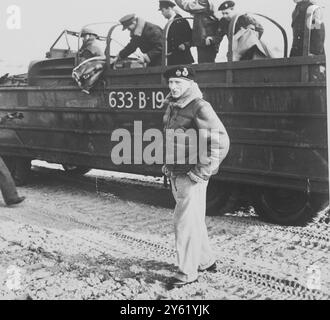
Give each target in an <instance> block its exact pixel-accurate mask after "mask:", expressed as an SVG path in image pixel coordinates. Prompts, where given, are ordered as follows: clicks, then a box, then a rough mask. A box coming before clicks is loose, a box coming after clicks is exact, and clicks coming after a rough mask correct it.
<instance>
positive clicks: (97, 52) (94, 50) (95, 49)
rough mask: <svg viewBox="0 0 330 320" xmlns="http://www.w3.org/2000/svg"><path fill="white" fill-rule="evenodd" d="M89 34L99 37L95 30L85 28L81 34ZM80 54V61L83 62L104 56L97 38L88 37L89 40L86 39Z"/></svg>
mask: <svg viewBox="0 0 330 320" xmlns="http://www.w3.org/2000/svg"><path fill="white" fill-rule="evenodd" d="M87 34H90V35H93V36H95V37H97V34H96V33H95V32H94V31H93V30H91V29H88V28H84V29H83V30H82V32H81V36H84V35H87ZM78 55H79V59H80V62H82V61H85V60H87V59H91V58H94V57H100V56H103V52H102V50H101V49H100V47H99V46H98V44H97V42H96V39H88V40H87V41H84V43H83V44H82V46H81V48H80V49H79V52H78Z"/></svg>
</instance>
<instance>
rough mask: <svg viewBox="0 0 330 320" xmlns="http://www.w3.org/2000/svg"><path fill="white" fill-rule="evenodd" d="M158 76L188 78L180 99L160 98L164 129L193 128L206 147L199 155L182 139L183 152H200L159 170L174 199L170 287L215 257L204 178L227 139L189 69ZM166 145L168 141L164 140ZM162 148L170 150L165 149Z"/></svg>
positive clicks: (194, 277) (195, 273) (207, 267)
mask: <svg viewBox="0 0 330 320" xmlns="http://www.w3.org/2000/svg"><path fill="white" fill-rule="evenodd" d="M164 77H165V78H166V79H171V78H181V79H185V80H187V81H191V86H190V88H188V90H187V91H186V92H185V93H183V94H182V96H181V97H180V98H178V99H174V98H173V97H172V95H171V93H170V94H169V95H168V96H167V98H166V99H165V101H164V105H163V107H164V108H166V113H165V116H164V130H165V132H166V133H167V132H168V131H167V130H170V131H171V130H177V129H180V131H182V130H183V132H184V133H183V135H184V134H185V133H186V132H187V130H189V131H191V130H195V131H196V134H197V136H198V137H199V138H201V137H200V134H201V132H202V131H203V132H204V134H205V137H207V138H208V139H207V148H205V150H204V151H206V149H207V152H205V154H204V155H202V154H201V153H202V151H201V150H200V146H199V145H198V146H195V147H196V148H194V147H193V148H191V149H190V148H189V147H190V146H191V145H190V143H191V141H190V140H189V139H185V144H186V146H185V150H186V151H187V150H189V151H190V150H194V151H195V153H196V154H194V155H193V157H194V158H195V159H197V158H198V156H200V157H199V159H198V160H197V161H196V163H195V164H193V163H187V161H186V163H185V164H177V163H169V162H167V164H166V165H165V166H164V167H163V173H164V174H165V175H166V176H167V177H169V178H170V179H171V186H172V192H173V196H174V198H175V200H176V207H175V212H174V226H175V243H176V251H177V260H178V267H179V272H178V273H177V275H176V276H175V278H174V279H173V281H172V285H173V286H174V287H176V286H182V285H185V284H188V283H191V282H194V281H196V280H197V278H198V270H208V271H209V270H211V269H214V267H215V257H214V255H213V253H212V250H211V247H210V244H209V239H208V234H207V227H206V224H205V211H206V190H207V186H208V181H209V179H210V177H211V176H212V175H214V174H216V173H217V172H218V169H219V166H220V164H221V163H222V161H223V160H224V159H225V157H226V156H227V153H228V150H229V144H230V143H229V137H228V134H227V132H226V129H225V127H224V126H223V124H222V122H221V121H220V119H219V117H218V116H217V114H216V113H215V111H214V110H213V108H212V106H211V105H210V104H209V103H208V102H206V101H205V100H204V99H203V96H202V93H201V91H200V89H199V88H198V85H197V83H195V82H194V81H193V77H194V72H193V70H192V69H191V68H188V67H183V66H179V67H176V68H171V69H169V70H168V71H167V72H165V74H164ZM200 130H201V131H200ZM187 140H189V143H188V141H187ZM176 141H177V140H176ZM166 143H167V145H170V142H169V141H167V142H166ZM173 143H174V150H177V148H179V145H178V144H179V142H175V141H174V142H173ZM166 152H167V153H168V152H169V153H170V152H171V150H166ZM174 152H175V151H174ZM186 154H187V153H186ZM188 154H189V155H188V158H189V159H191V158H190V157H191V154H190V152H188ZM201 156H202V157H203V156H204V157H206V160H207V161H203V163H202V161H201V160H200V159H201ZM186 160H187V159H186ZM180 162H181V159H180ZM206 163H207V164H206ZM210 268H211V269H210Z"/></svg>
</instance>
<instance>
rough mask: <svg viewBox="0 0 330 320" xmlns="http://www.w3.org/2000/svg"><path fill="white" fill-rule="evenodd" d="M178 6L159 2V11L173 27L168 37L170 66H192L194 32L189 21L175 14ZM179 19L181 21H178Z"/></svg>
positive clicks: (171, 2)
mask: <svg viewBox="0 0 330 320" xmlns="http://www.w3.org/2000/svg"><path fill="white" fill-rule="evenodd" d="M175 6H176V4H175V3H174V2H173V1H167V0H161V1H159V10H160V11H161V14H162V15H163V16H164V18H165V19H167V20H168V23H171V26H170V28H169V31H168V35H167V43H168V49H167V54H168V62H167V64H168V65H180V64H191V63H193V62H194V58H193V56H192V55H191V52H190V47H191V44H192V30H191V28H190V25H189V23H188V21H187V20H185V19H182V16H181V15H180V14H178V13H176V12H175V10H174V7H175ZM178 19H179V20H178Z"/></svg>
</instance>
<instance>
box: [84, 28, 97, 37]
mask: <svg viewBox="0 0 330 320" xmlns="http://www.w3.org/2000/svg"><path fill="white" fill-rule="evenodd" d="M86 34H92V35H94V36H96V37H98V34H97V33H96V32H95V30H93V29H91V28H87V27H84V28H82V30H81V36H84V35H86Z"/></svg>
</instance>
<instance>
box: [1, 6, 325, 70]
mask: <svg viewBox="0 0 330 320" xmlns="http://www.w3.org/2000/svg"><path fill="white" fill-rule="evenodd" d="M216 1H218V0H216ZM220 2H221V1H220ZM236 3H237V6H238V7H239V8H240V9H241V10H242V11H249V12H258V13H262V14H264V15H266V16H269V17H271V18H273V19H274V20H276V21H278V22H279V23H280V24H281V25H282V26H283V27H284V28H285V29H286V30H287V33H288V36H289V39H290V45H291V33H292V32H291V27H290V23H291V14H292V11H293V9H294V6H295V4H294V2H293V0H276V1H275V0H236ZM319 3H320V4H321V5H325V3H326V0H319ZM10 5H17V6H19V7H20V8H21V17H22V28H21V29H20V30H8V28H7V27H6V20H7V18H8V14H7V12H6V11H7V8H8V7H9V6H10ZM157 9H158V0H93V1H82V0H56V1H54V0H1V1H0V35H1V50H0V73H1V74H3V73H5V72H12V73H13V72H26V70H27V66H28V63H29V61H31V60H38V59H43V58H44V56H45V53H46V52H47V50H48V49H49V47H50V46H51V45H52V43H53V42H54V41H55V39H56V38H57V36H58V35H59V34H60V32H61V31H62V30H64V29H71V30H75V31H79V30H80V28H81V27H82V26H83V25H85V24H88V23H93V22H104V21H118V20H119V19H120V18H121V17H122V16H123V15H125V14H127V13H136V14H138V15H140V16H141V17H143V18H144V19H146V20H149V21H150V22H154V23H156V24H158V25H160V26H164V25H165V23H166V21H165V19H164V18H163V17H162V16H161V15H160V13H159V11H158V10H157ZM269 34H270V35H271V36H269V37H268V38H272V34H271V33H269ZM274 37H275V36H274ZM275 38H276V39H277V40H276V41H280V40H279V39H280V38H279V37H277V36H276V37H275ZM275 38H274V39H275ZM274 39H268V40H270V41H272V42H274Z"/></svg>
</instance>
